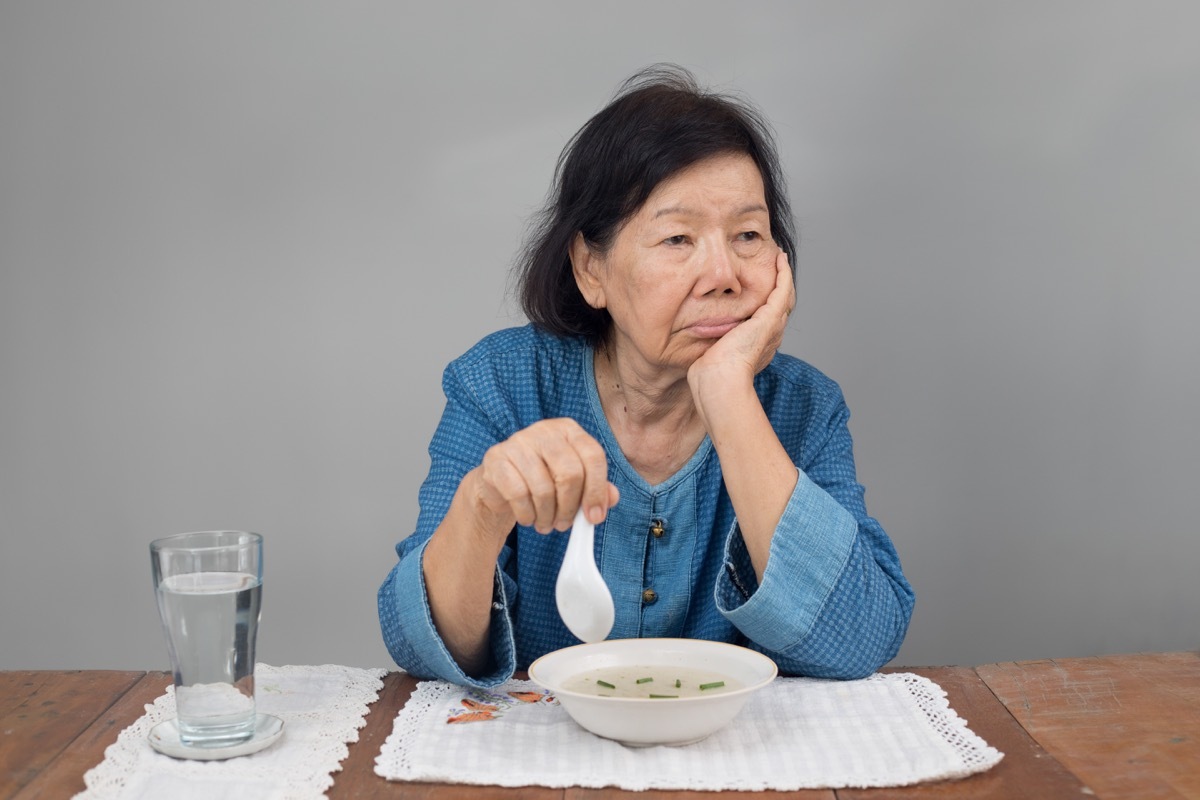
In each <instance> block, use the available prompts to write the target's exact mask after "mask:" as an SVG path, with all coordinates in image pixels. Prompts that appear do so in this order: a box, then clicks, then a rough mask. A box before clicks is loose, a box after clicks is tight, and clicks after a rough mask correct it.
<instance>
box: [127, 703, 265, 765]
mask: <svg viewBox="0 0 1200 800" xmlns="http://www.w3.org/2000/svg"><path fill="white" fill-rule="evenodd" d="M282 735H283V720H281V719H280V718H279V717H276V716H273V715H271V714H257V715H255V717H254V735H253V736H252V737H250V738H249V739H247V740H246V741H244V742H239V743H238V744H231V745H226V746H225V747H193V746H191V745H186V744H184V743H183V742H181V741H180V740H179V726H178V725H177V724H176V721H175V720H174V719H169V720H167V721H166V722H160V723H158V724H157V725H155V726H154V727H153V728H151V729H150V736H149V739H150V746H151V747H153V748H154V749H155V750H157V751H158V752H160V753H162V754H163V755H167V756H171V757H172V758H186V759H190V760H192V761H220V760H221V759H225V758H236V757H237V756H248V755H250V754H251V753H257V752H258V751H259V750H265V749H267V748H268V747H270V746H271V745H272V744H274V743H275V741H276V740H277V739H279V737H280V736H282Z"/></svg>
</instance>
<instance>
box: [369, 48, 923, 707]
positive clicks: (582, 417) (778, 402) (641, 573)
mask: <svg viewBox="0 0 1200 800" xmlns="http://www.w3.org/2000/svg"><path fill="white" fill-rule="evenodd" d="M555 181H556V184H555V187H554V189H555V191H554V194H553V196H552V199H551V201H550V204H549V205H548V207H547V209H546V211H545V212H544V215H543V217H542V221H541V225H540V227H539V228H538V229H537V230H536V232H535V235H534V237H533V240H532V241H531V244H530V245H529V247H528V250H527V253H526V257H525V259H524V262H523V263H522V264H521V265H520V266H521V273H520V279H521V283H520V288H521V299H522V303H523V306H524V310H525V312H526V314H527V315H528V317H529V319H530V320H531V321H532V324H531V325H529V326H527V327H523V328H516V329H511V330H504V331H500V332H498V333H495V334H492V335H490V336H488V337H487V338H485V339H484V340H483V341H481V342H480V343H479V344H477V345H476V346H475V347H473V348H472V349H471V350H470V351H469V352H467V353H466V354H465V355H463V356H462V357H460V358H459V359H457V360H456V361H454V362H453V363H451V364H450V366H449V367H447V369H446V371H445V375H444V378H443V387H444V390H445V394H446V408H445V411H444V413H443V415H442V419H441V423H440V424H439V426H438V428H437V432H436V433H435V434H434V437H433V441H432V443H431V444H430V446H429V453H430V457H431V467H430V470H429V475H428V477H427V478H426V480H425V483H424V485H423V486H422V487H421V492H420V504H421V511H420V516H419V519H418V522H417V530H416V532H415V533H414V534H413V535H412V536H410V537H408V538H407V539H405V540H403V541H402V542H400V544H399V545H397V547H396V550H397V552H398V554H399V556H400V560H399V562H398V563H397V564H396V566H395V567H394V568H393V569H392V571H391V573H390V574H389V575H388V577H387V579H386V580H385V581H384V583H383V586H382V587H381V588H380V590H379V617H380V621H381V624H382V628H383V636H384V640H385V642H386V644H387V646H388V649H389V651H390V652H391V654H392V657H393V658H395V660H396V662H397V663H398V664H399V665H400V666H401V667H403V668H404V669H405V670H408V671H409V672H411V673H412V674H414V675H417V676H422V677H437V678H443V679H445V680H448V681H452V682H455V683H460V684H464V685H469V686H477V687H486V686H494V685H496V684H499V683H502V682H503V681H505V680H507V679H508V678H509V677H511V676H512V674H513V672H514V671H515V670H517V669H523V668H525V667H527V666H528V665H529V664H530V662H532V661H533V660H534V659H536V658H537V657H539V656H541V655H543V654H544V653H547V652H549V651H551V650H556V649H558V648H561V647H566V646H568V645H572V644H577V643H578V640H577V639H576V638H575V637H574V636H572V635H571V633H570V632H569V631H568V630H567V628H566V626H565V625H564V624H563V622H562V620H561V619H560V618H559V615H558V612H557V609H556V606H555V599H554V586H555V580H556V577H557V573H558V568H559V564H560V563H561V562H562V558H563V553H564V552H565V550H566V545H567V538H568V537H567V536H565V535H563V534H562V533H556V531H559V532H561V531H563V530H566V529H568V528H569V527H570V525H571V522H572V519H573V518H574V516H575V514H576V511H577V510H579V509H580V508H582V509H583V511H584V513H585V514H586V515H587V517H588V519H589V520H591V521H592V522H593V523H595V524H596V560H597V563H598V564H599V567H600V571H601V573H602V575H603V576H604V579H605V581H606V582H607V583H608V585H609V587H610V588H611V590H612V594H613V600H614V602H615V605H616V621H615V624H614V626H613V629H612V633H611V634H610V638H629V637H651V636H655V637H657V636H671V637H686V638H696V639H711V640H716V641H724V642H733V643H736V644H741V645H745V646H748V647H751V648H754V649H756V650H759V651H761V652H763V653H765V654H767V655H768V656H770V657H771V658H772V659H774V660H775V662H776V663H777V664H778V665H779V668H780V670H781V671H782V672H783V673H786V674H794V675H810V676H821V677H833V678H855V677H861V676H865V675H868V674H870V673H871V672H873V671H874V670H876V669H877V668H878V667H880V666H881V665H883V664H884V663H886V662H887V661H888V660H889V659H891V658H892V657H893V656H894V655H895V654H896V651H897V649H898V648H899V646H900V643H901V641H902V640H903V638H904V634H905V631H906V629H907V627H908V621H909V617H910V615H911V613H912V607H913V593H912V589H911V588H910V587H909V585H908V582H907V581H906V580H905V577H904V574H903V573H902V572H901V569H900V563H899V560H898V559H897V556H896V552H895V550H894V549H893V547H892V544H891V542H890V540H889V539H888V537H887V534H885V533H884V531H883V529H882V528H881V527H880V526H879V523H877V522H876V521H875V520H874V519H872V518H871V517H869V516H868V515H867V511H866V508H865V506H864V503H863V488H862V486H860V485H859V484H858V482H857V480H856V477H855V469H854V457H853V454H852V448H851V440H850V433H849V430H848V429H847V418H848V417H849V412H848V411H847V409H846V405H845V403H844V401H843V400H842V395H841V392H840V390H839V389H838V387H837V385H836V384H835V383H834V382H833V381H831V380H830V379H828V378H826V377H825V376H824V375H822V374H821V373H820V372H818V371H817V370H816V369H814V368H813V367H811V366H809V365H808V364H806V363H804V362H802V361H800V360H797V359H795V358H792V357H790V356H786V355H782V354H779V353H778V352H777V350H778V348H779V346H780V344H781V342H782V339H783V332H784V328H785V326H786V324H787V319H788V315H789V314H790V313H791V311H792V308H793V306H794V305H795V294H794V291H793V274H792V268H791V262H792V257H793V255H794V251H795V241H794V235H793V231H792V220H791V216H790V210H789V205H788V200H787V197H786V194H785V187H784V182H783V179H782V175H781V170H780V166H779V163H778V160H777V157H776V154H775V149H774V146H773V143H772V141H771V137H770V134H769V133H768V130H767V127H766V125H765V124H764V123H763V121H762V120H761V119H760V117H759V116H758V115H757V114H756V113H755V112H754V111H753V110H752V109H750V108H749V107H747V106H746V105H745V104H743V103H740V102H737V101H734V100H731V99H729V98H726V97H722V96H719V95H715V94H711V93H708V92H705V91H702V90H701V89H700V88H698V87H697V85H696V84H695V82H694V80H693V79H692V77H691V76H690V75H689V74H688V73H686V72H684V71H682V70H677V69H662V68H658V69H651V70H649V71H647V72H644V73H642V74H639V75H636V76H634V78H633V79H631V80H630V81H629V82H627V83H626V85H625V87H624V88H623V90H622V91H621V92H620V93H619V94H618V96H617V98H616V99H615V100H614V101H613V102H612V103H610V104H609V105H608V106H607V107H606V108H604V109H603V110H602V111H600V113H598V114H597V115H596V116H594V117H593V118H592V119H591V120H590V121H589V122H588V123H587V124H586V125H585V126H584V127H583V128H582V129H581V130H580V131H579V132H578V133H577V134H576V135H575V137H574V138H573V139H572V140H571V142H570V143H569V144H568V146H567V148H566V149H565V150H564V152H563V154H562V156H561V157H560V160H559V164H558V169H557V172H556V177H555Z"/></svg>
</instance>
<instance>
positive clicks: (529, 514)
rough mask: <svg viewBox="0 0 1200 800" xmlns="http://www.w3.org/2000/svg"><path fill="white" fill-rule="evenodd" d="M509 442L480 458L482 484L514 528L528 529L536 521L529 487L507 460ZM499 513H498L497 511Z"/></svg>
mask: <svg viewBox="0 0 1200 800" xmlns="http://www.w3.org/2000/svg"><path fill="white" fill-rule="evenodd" d="M511 444H512V443H511V442H502V443H501V444H499V445H496V446H494V447H492V448H491V449H489V450H488V451H487V453H485V454H484V456H483V463H482V464H481V466H482V468H483V469H482V474H481V477H482V479H483V483H484V485H485V486H488V487H490V488H491V490H492V491H493V492H495V494H497V495H498V496H499V498H500V502H501V503H502V504H503V505H504V506H507V510H508V513H510V514H511V515H512V516H513V518H514V519H515V520H516V522H517V524H518V525H532V524H533V522H534V520H535V519H536V518H537V510H536V509H535V508H534V505H533V499H532V495H531V493H530V490H529V485H528V484H527V483H526V482H525V477H524V475H523V474H522V473H521V470H520V468H519V467H518V466H517V465H516V464H515V463H513V461H512V460H511V459H510V458H509V452H508V451H509V449H511ZM497 510H499V509H497Z"/></svg>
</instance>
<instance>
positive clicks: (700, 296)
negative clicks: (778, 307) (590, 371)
mask: <svg viewBox="0 0 1200 800" xmlns="http://www.w3.org/2000/svg"><path fill="white" fill-rule="evenodd" d="M778 253H779V248H778V247H777V246H776V245H775V242H774V241H773V240H772V238H771V223H770V215H769V213H768V211H767V203H766V198H765V195H764V192H763V182H762V176H761V175H760V174H759V171H758V167H757V166H756V165H755V163H754V161H752V160H751V159H750V157H749V156H746V155H743V154H729V155H720V156H714V157H712V158H709V159H706V160H704V161H701V162H698V163H696V164H694V165H692V166H691V167H689V168H687V169H686V170H684V171H682V172H680V173H678V174H677V175H675V176H674V177H672V178H669V179H667V180H665V181H663V182H662V183H660V184H659V185H658V186H657V187H656V188H655V189H654V191H653V192H652V193H651V194H650V196H649V197H648V198H647V199H646V202H645V203H644V204H643V205H642V207H641V208H640V209H638V211H637V212H636V213H635V214H634V215H633V216H632V217H631V218H630V219H629V220H628V221H627V222H626V223H625V225H624V226H622V228H621V229H620V230H619V232H618V233H617V236H616V239H615V241H614V243H613V245H612V247H610V248H609V250H608V252H607V253H599V252H596V251H593V250H591V249H590V248H589V247H588V246H587V244H586V243H585V242H584V241H583V237H582V235H580V236H577V237H576V240H575V244H574V246H573V247H572V249H571V260H572V263H573V265H574V270H575V279H576V282H577V283H578V285H579V289H580V291H581V292H582V293H583V296H584V298H585V299H586V300H587V301H588V303H589V304H591V305H592V306H593V307H595V308H607V309H608V312H609V314H611V315H612V319H613V330H612V335H611V337H610V339H609V343H610V344H611V345H612V346H613V347H615V348H616V352H617V357H618V358H619V359H622V360H626V361H627V360H629V359H631V358H632V359H634V360H635V361H636V362H637V366H639V367H641V368H643V369H649V370H651V371H654V370H682V371H684V372H686V371H687V368H688V367H690V366H691V365H692V363H693V362H694V361H695V360H696V359H697V358H699V357H700V356H702V355H703V354H704V353H705V352H706V351H707V350H708V348H710V347H711V346H712V345H713V344H714V343H715V342H716V341H717V340H718V339H720V337H722V336H724V335H725V334H726V333H728V332H729V331H731V330H733V328H735V327H736V326H737V325H738V324H740V323H741V322H743V321H744V320H746V319H747V318H749V317H750V315H751V314H753V313H754V312H755V310H756V309H758V308H759V307H760V306H761V305H763V303H764V302H765V301H766V299H767V295H768V294H770V292H771V289H772V288H773V287H774V285H775V275H776V269H775V259H776V256H777V255H778Z"/></svg>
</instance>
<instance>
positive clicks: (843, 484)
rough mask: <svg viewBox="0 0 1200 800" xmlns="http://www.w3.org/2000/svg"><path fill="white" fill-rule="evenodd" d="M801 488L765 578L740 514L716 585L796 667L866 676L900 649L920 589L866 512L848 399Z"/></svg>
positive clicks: (783, 661)
mask: <svg viewBox="0 0 1200 800" xmlns="http://www.w3.org/2000/svg"><path fill="white" fill-rule="evenodd" d="M833 407H834V412H833V413H832V415H831V417H830V419H829V420H828V423H827V424H828V428H827V430H828V431H829V435H828V436H826V437H823V438H822V442H823V446H822V447H821V448H820V449H819V450H818V451H817V452H816V453H815V454H813V455H812V456H811V457H810V458H808V459H804V458H803V456H799V455H798V456H797V457H796V460H802V461H806V463H804V464H803V465H798V470H799V477H798V480H797V482H796V488H795V489H794V490H793V492H792V496H791V497H790V498H789V500H788V503H787V506H786V508H785V509H784V512H783V515H782V516H781V518H780V520H779V524H778V525H777V526H776V530H775V533H774V535H773V537H772V539H771V546H770V550H769V553H768V558H767V566H766V570H765V571H764V573H763V578H762V582H761V584H760V583H759V582H758V581H757V578H756V575H755V571H754V568H753V565H752V564H751V562H750V556H749V553H748V551H747V549H746V544H745V541H744V540H743V538H742V533H741V530H740V529H739V528H738V526H737V524H736V522H735V524H734V525H733V527H732V529H731V530H730V532H729V534H728V536H727V539H726V543H725V564H724V569H723V570H722V572H721V573H720V575H719V577H718V580H717V585H716V587H715V600H716V604H717V609H718V611H719V612H720V613H721V614H723V615H724V616H725V617H726V619H728V620H729V621H730V622H731V623H732V624H733V625H734V626H735V627H737V628H738V630H739V631H741V633H742V634H743V635H744V636H746V638H747V639H748V640H749V644H750V646H752V647H754V648H755V649H758V650H761V651H762V652H764V653H766V654H767V655H769V656H771V657H772V658H773V659H775V661H776V663H777V664H778V665H779V668H780V671H781V672H783V673H785V674H792V675H809V676H814V677H826V678H859V677H864V676H866V675H869V674H871V673H872V672H874V671H875V670H877V669H878V668H879V667H881V666H883V665H884V664H886V663H887V662H888V661H890V660H891V659H892V658H894V657H895V655H896V652H897V651H898V650H899V648H900V644H901V642H902V641H903V640H904V635H905V633H906V631H907V629H908V623H909V620H910V618H911V616H912V609H913V604H914V595H913V591H912V588H911V587H910V586H909V584H908V581H907V579H906V578H905V577H904V574H903V572H902V570H901V568H900V562H899V558H898V557H897V555H896V551H895V548H894V547H893V546H892V543H891V540H890V539H889V538H888V536H887V534H886V533H884V531H883V529H882V528H881V527H880V525H879V523H878V522H877V521H875V520H874V519H873V518H871V517H869V516H868V515H867V513H866V507H865V504H864V502H863V489H862V486H860V485H859V484H858V482H857V479H856V477H855V470H854V459H853V455H852V446H851V440H850V434H849V429H848V427H847V420H848V418H849V412H848V411H847V410H846V409H845V405H844V403H841V402H840V394H839V395H838V402H837V403H836V404H834V406H833Z"/></svg>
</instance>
